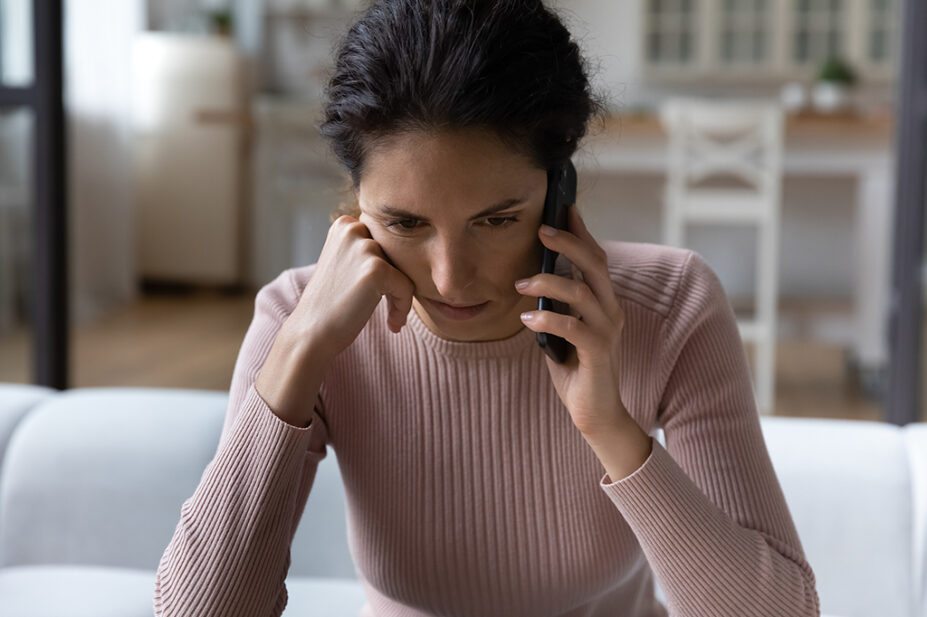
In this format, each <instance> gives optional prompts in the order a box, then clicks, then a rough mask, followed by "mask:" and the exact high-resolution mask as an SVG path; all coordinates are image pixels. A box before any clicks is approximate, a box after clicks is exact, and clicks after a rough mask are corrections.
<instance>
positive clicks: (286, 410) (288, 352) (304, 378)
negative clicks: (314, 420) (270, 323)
mask: <svg viewBox="0 0 927 617" xmlns="http://www.w3.org/2000/svg"><path fill="white" fill-rule="evenodd" d="M317 350H318V347H317V346H316V345H314V344H313V342H312V340H310V339H309V338H307V337H293V336H290V335H288V334H287V333H285V332H284V331H283V330H282V329H281V331H280V333H278V336H277V338H276V340H275V341H274V343H273V345H272V346H271V348H270V351H269V352H268V354H267V358H266V359H265V361H264V364H263V366H261V369H260V371H259V373H258V376H257V379H256V380H255V383H254V387H255V390H257V392H258V394H259V395H260V397H261V398H262V399H263V400H264V402H265V403H267V406H268V407H270V409H271V411H273V412H274V414H275V415H277V416H278V417H279V418H280V419H282V420H283V421H285V422H287V423H289V424H292V425H294V426H299V427H306V426H308V424H309V420H310V419H311V415H312V407H313V405H314V404H315V399H316V396H317V395H318V392H319V388H320V387H321V385H322V379H323V378H324V375H325V372H326V371H327V367H328V362H327V359H326V357H325V356H323V355H322V354H321V353H320V352H318V351H317Z"/></svg>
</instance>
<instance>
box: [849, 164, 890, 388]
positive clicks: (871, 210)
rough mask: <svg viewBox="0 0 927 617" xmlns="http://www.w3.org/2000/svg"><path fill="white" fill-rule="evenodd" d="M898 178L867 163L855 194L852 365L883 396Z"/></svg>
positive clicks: (886, 166) (885, 167)
mask: <svg viewBox="0 0 927 617" xmlns="http://www.w3.org/2000/svg"><path fill="white" fill-rule="evenodd" d="M894 196H895V195H894V176H893V166H892V165H891V164H890V162H886V163H882V164H875V165H871V166H869V167H867V168H866V169H865V170H864V171H863V173H862V175H861V176H860V178H859V184H858V186H857V193H856V201H857V203H856V207H857V226H856V247H857V250H856V290H855V292H856V298H855V305H856V307H855V308H856V316H855V317H856V322H857V328H856V338H855V341H854V349H853V352H854V356H855V358H854V359H853V364H854V365H855V368H856V371H857V375H856V377H857V378H858V379H859V383H860V385H861V386H862V389H863V392H864V393H865V394H866V395H867V396H869V397H871V398H876V399H880V398H882V394H883V392H884V386H885V377H886V367H887V365H888V308H889V299H890V297H891V256H892V250H891V240H892V237H891V235H892V222H893V220H894V215H895V208H894Z"/></svg>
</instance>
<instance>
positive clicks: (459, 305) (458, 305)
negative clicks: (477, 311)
mask: <svg viewBox="0 0 927 617" xmlns="http://www.w3.org/2000/svg"><path fill="white" fill-rule="evenodd" d="M432 302H440V303H441V304H443V305H444V306H449V307H451V308H456V309H462V308H474V307H477V306H479V305H481V304H485V303H484V302H467V303H460V302H454V303H451V302H442V301H441V300H432Z"/></svg>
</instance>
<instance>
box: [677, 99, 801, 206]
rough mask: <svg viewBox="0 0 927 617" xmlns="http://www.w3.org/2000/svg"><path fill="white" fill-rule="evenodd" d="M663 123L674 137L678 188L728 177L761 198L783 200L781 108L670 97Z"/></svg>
mask: <svg viewBox="0 0 927 617" xmlns="http://www.w3.org/2000/svg"><path fill="white" fill-rule="evenodd" d="M660 120H661V122H662V124H663V127H664V129H665V130H666V131H667V133H668V135H669V148H670V149H669V156H670V166H669V173H670V180H671V185H673V186H674V188H678V189H679V190H685V189H686V188H688V187H690V185H692V184H696V183H699V182H701V181H703V180H705V179H707V178H709V177H711V176H716V175H728V176H734V177H737V178H739V179H740V180H741V181H743V182H744V184H745V185H746V188H748V189H749V188H752V189H753V190H755V191H756V192H757V194H759V195H762V196H769V197H771V198H775V197H778V191H779V185H780V177H781V167H782V142H783V137H782V129H783V112H782V109H781V108H780V107H779V106H778V104H776V103H773V102H769V101H754V100H742V101H734V100H724V101H714V100H706V99H692V98H670V99H667V100H666V101H665V102H664V103H663V104H662V105H661V106H660Z"/></svg>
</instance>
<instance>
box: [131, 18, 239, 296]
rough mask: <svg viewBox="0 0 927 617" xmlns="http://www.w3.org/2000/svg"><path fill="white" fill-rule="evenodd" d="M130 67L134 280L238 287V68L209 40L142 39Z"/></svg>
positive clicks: (232, 56)
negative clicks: (135, 241) (135, 195)
mask: <svg viewBox="0 0 927 617" xmlns="http://www.w3.org/2000/svg"><path fill="white" fill-rule="evenodd" d="M135 67H136V72H135V74H136V79H137V82H136V86H135V92H136V108H135V126H136V147H137V158H136V172H137V173H136V181H137V189H138V200H139V203H138V231H139V238H138V239H139V256H138V257H139V268H140V272H141V275H142V276H143V277H144V278H148V279H158V280H169V281H180V282H190V283H202V284H235V283H238V282H240V280H241V272H240V269H241V268H240V261H241V260H240V258H239V253H240V245H241V243H240V241H239V231H240V217H241V214H240V213H241V201H242V199H241V196H242V184H241V181H242V171H243V168H244V166H243V164H242V160H243V152H242V150H243V143H244V142H243V133H244V128H245V125H244V122H245V115H244V109H245V107H244V104H243V96H242V79H241V75H242V71H241V62H240V59H239V58H238V56H237V55H236V53H235V51H234V48H233V47H232V45H231V44H229V43H228V42H226V41H224V40H223V39H221V38H218V37H200V36H189V35H176V34H166V33H148V34H146V35H145V36H143V37H141V38H140V39H139V41H138V42H137V44H136V48H135Z"/></svg>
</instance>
